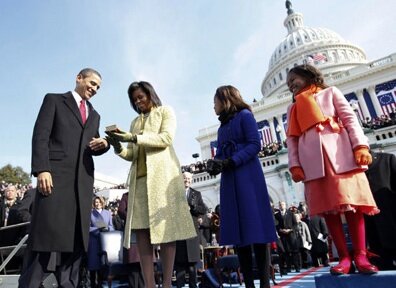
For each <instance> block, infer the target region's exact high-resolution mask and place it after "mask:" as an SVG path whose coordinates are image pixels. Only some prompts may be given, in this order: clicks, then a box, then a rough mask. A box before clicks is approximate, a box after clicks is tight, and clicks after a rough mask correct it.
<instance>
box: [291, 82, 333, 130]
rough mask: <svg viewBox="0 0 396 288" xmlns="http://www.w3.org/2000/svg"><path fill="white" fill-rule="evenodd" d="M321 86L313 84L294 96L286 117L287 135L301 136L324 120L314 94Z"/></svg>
mask: <svg viewBox="0 0 396 288" xmlns="http://www.w3.org/2000/svg"><path fill="white" fill-rule="evenodd" d="M321 90H322V88H320V87H317V86H315V85H311V86H309V87H308V88H307V89H304V90H302V91H301V92H299V93H298V94H297V95H296V96H295V100H296V102H295V103H294V105H293V106H292V108H291V110H290V119H288V128H287V136H301V134H303V133H304V132H305V131H307V130H308V129H309V128H311V127H312V126H315V125H316V124H318V123H321V122H323V121H325V120H326V117H325V116H324V115H323V113H322V111H321V110H320V107H319V105H318V103H316V100H315V98H314V95H315V94H316V93H318V92H319V91H321Z"/></svg>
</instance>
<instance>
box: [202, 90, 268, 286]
mask: <svg viewBox="0 0 396 288" xmlns="http://www.w3.org/2000/svg"><path fill="white" fill-rule="evenodd" d="M214 110H215V113H216V114H217V115H219V120H220V122H221V125H220V128H219V130H218V133H217V137H218V138H217V143H218V146H217V152H216V156H215V159H214V160H209V161H208V163H207V165H208V172H209V173H210V174H211V175H217V174H219V173H220V172H222V174H221V183H220V206H221V214H220V223H221V224H220V244H221V245H235V246H236V247H237V253H238V258H239V262H240V266H241V270H242V273H243V276H244V281H245V285H246V287H248V288H249V287H255V286H254V282H253V280H254V278H253V263H252V262H253V260H252V249H251V248H252V246H253V249H254V252H255V255H256V264H257V268H258V270H259V275H260V287H270V284H269V279H268V276H269V266H268V265H269V250H268V245H267V244H268V243H271V242H273V241H275V240H276V232H275V226H274V220H273V215H272V211H271V207H270V201H269V196H268V191H267V186H266V183H265V178H264V174H263V170H262V168H261V165H260V161H259V159H258V152H259V151H260V149H261V144H260V137H259V133H258V128H257V123H256V120H255V119H254V116H253V113H252V110H251V108H250V106H249V105H248V104H246V103H245V102H244V101H243V99H242V97H241V94H240V92H239V91H238V89H236V88H235V87H233V86H230V85H228V86H221V87H219V88H218V89H217V90H216V94H215V96H214Z"/></svg>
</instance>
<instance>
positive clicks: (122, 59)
mask: <svg viewBox="0 0 396 288" xmlns="http://www.w3.org/2000/svg"><path fill="white" fill-rule="evenodd" d="M291 2H292V4H293V9H294V11H295V12H300V13H302V14H303V15H304V24H305V26H308V27H324V28H328V29H331V30H333V31H334V32H336V33H338V34H339V35H341V36H342V37H343V38H344V39H345V40H347V41H349V42H350V43H353V44H354V45H357V46H359V47H361V48H362V49H363V50H364V51H365V52H366V55H367V58H368V59H369V60H376V59H379V58H382V57H385V56H388V55H390V54H392V53H395V52H396V33H395V28H394V27H395V25H396V20H395V19H396V18H395V16H394V11H395V10H396V1H394V0H375V1H374V0H372V1H369V0H361V1H345V0H332V1H321V0H292V1H291ZM286 16H287V14H286V8H285V1H282V0H162V1H161V0H156V1H154V0H69V1H62V0H36V1H34V0H0V84H1V88H0V93H1V95H0V103H1V110H2V113H0V121H1V122H0V123H1V126H0V132H1V135H2V139H0V151H1V154H2V155H1V157H0V167H3V166H4V165H7V164H11V165H13V166H20V167H22V168H23V170H24V171H25V172H28V173H30V160H31V138H32V131H33V126H34V123H35V120H36V117H37V114H38V111H39V109H40V106H41V103H42V100H43V97H44V95H45V94H46V93H49V92H51V93H64V92H67V91H70V90H73V89H74V87H75V78H76V75H77V73H78V72H79V71H80V70H81V69H82V68H84V67H92V68H94V69H97V70H98V71H99V72H100V73H101V74H102V77H103V81H102V87H101V89H100V90H99V92H98V93H97V94H96V95H95V96H94V98H92V100H91V103H92V104H93V105H94V107H95V109H96V110H97V111H98V112H99V113H100V115H101V129H102V131H100V132H101V133H102V132H103V131H104V128H105V126H108V125H111V124H117V125H118V127H120V128H121V129H124V130H127V129H128V128H129V125H130V122H131V121H132V119H133V118H135V117H136V116H137V115H136V112H135V111H134V110H132V108H131V107H130V105H129V100H128V96H127V92H126V91H127V89H128V86H129V84H130V83H132V82H133V81H141V80H145V81H148V82H150V83H151V84H152V85H153V86H154V88H155V90H156V91H157V94H158V95H159V97H160V98H161V101H162V103H163V104H164V105H170V106H172V107H173V109H174V110H175V112H176V117H177V122H178V127H177V133H176V136H175V140H174V146H175V149H176V153H177V155H178V157H179V160H180V162H181V164H182V165H186V164H190V163H193V162H194V161H195V159H194V158H192V154H194V153H201V151H200V146H199V143H198V142H197V140H196V139H195V138H196V137H197V136H198V130H199V129H202V128H205V127H208V126H213V125H217V123H218V120H217V117H216V115H215V114H214V111H213V95H214V92H215V90H216V88H217V87H219V86H221V85H225V84H231V85H234V86H235V87H237V88H238V89H239V90H240V91H241V93H242V96H243V97H244V99H245V101H246V102H248V103H251V102H252V101H253V99H257V100H258V99H260V98H261V97H262V95H261V92H260V87H261V82H262V80H263V79H264V76H265V74H266V72H267V70H268V63H269V59H270V57H271V55H272V53H273V51H274V49H275V47H276V46H277V45H278V44H279V43H280V42H281V41H282V40H283V39H284V37H285V36H286V35H287V30H286V28H285V27H284V26H283V21H284V19H285V18H286ZM102 134H103V133H102ZM198 160H202V159H200V158H198ZM95 167H96V171H98V172H100V173H101V174H105V175H108V176H110V177H113V178H116V179H118V180H119V181H120V183H122V182H125V179H126V177H127V174H128V171H129V167H130V163H129V162H126V161H125V160H122V159H121V158H119V157H118V156H116V155H114V153H113V152H112V151H109V152H108V153H106V154H105V155H102V156H100V157H95ZM33 183H34V184H35V180H33Z"/></svg>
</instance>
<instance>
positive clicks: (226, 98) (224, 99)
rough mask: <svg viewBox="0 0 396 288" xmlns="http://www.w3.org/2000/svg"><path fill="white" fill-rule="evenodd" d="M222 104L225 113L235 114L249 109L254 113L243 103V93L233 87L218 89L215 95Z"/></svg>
mask: <svg viewBox="0 0 396 288" xmlns="http://www.w3.org/2000/svg"><path fill="white" fill-rule="evenodd" d="M215 98H217V99H218V100H219V101H220V102H221V104H223V106H224V111H225V112H226V113H227V114H228V113H234V112H238V111H241V110H242V109H248V110H249V111H250V112H252V108H251V107H250V106H249V105H248V104H246V103H245V101H243V99H242V96H241V93H240V92H239V90H238V89H237V88H235V87H234V86H231V85H225V86H220V87H219V88H217V90H216V93H215Z"/></svg>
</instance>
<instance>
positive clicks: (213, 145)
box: [210, 141, 217, 159]
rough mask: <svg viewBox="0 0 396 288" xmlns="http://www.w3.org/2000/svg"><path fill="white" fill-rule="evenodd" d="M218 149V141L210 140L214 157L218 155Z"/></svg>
mask: <svg viewBox="0 0 396 288" xmlns="http://www.w3.org/2000/svg"><path fill="white" fill-rule="evenodd" d="M216 151H217V141H211V142H210V153H211V155H212V159H213V158H214V157H215V156H216Z"/></svg>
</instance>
